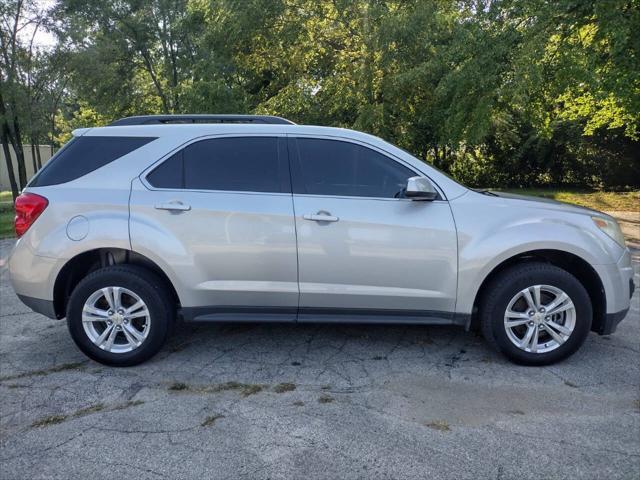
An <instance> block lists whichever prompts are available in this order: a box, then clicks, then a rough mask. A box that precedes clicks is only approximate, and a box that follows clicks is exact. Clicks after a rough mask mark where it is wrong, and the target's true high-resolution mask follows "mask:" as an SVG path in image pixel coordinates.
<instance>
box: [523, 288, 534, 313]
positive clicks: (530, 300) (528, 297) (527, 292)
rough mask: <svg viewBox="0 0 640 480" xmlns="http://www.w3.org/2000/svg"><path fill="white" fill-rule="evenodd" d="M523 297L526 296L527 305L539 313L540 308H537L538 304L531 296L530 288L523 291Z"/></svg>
mask: <svg viewBox="0 0 640 480" xmlns="http://www.w3.org/2000/svg"><path fill="white" fill-rule="evenodd" d="M520 293H522V295H523V296H524V299H525V300H526V301H527V305H528V306H529V308H530V309H531V310H534V311H537V310H538V308H537V307H536V302H535V300H534V299H533V297H532V296H531V290H530V289H529V288H525V289H524V290H522V292H520Z"/></svg>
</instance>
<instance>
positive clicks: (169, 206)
mask: <svg viewBox="0 0 640 480" xmlns="http://www.w3.org/2000/svg"><path fill="white" fill-rule="evenodd" d="M155 208H156V210H169V211H170V212H186V211H187V210H191V205H187V204H185V203H182V202H167V203H159V204H158V205H156V206H155Z"/></svg>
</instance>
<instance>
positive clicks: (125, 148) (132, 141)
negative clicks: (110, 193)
mask: <svg viewBox="0 0 640 480" xmlns="http://www.w3.org/2000/svg"><path fill="white" fill-rule="evenodd" d="M153 140H155V137H111V136H105V137H96V136H83V137H75V138H74V139H73V140H71V141H70V142H69V143H68V144H67V145H65V146H64V148H63V149H62V150H60V151H59V152H58V154H57V155H55V156H54V157H53V158H52V159H51V160H49V161H48V162H47V164H46V165H45V166H44V168H43V169H42V170H40V172H39V173H38V174H37V175H36V176H35V177H34V178H33V180H31V182H30V183H29V186H30V187H44V186H47V185H58V184H60V183H66V182H70V181H72V180H75V179H77V178H80V177H82V176H84V175H86V174H87V173H90V172H93V171H94V170H97V169H98V168H100V167H104V166H105V165H107V164H109V163H111V162H113V161H114V160H117V159H118V158H120V157H123V156H124V155H126V154H128V153H131V152H133V151H134V150H136V149H138V148H140V147H142V146H143V145H146V144H147V143H149V142H151V141H153Z"/></svg>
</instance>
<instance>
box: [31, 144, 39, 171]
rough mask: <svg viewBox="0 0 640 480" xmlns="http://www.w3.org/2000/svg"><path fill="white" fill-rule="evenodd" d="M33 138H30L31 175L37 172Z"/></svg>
mask: <svg viewBox="0 0 640 480" xmlns="http://www.w3.org/2000/svg"><path fill="white" fill-rule="evenodd" d="M35 143H36V142H35V141H34V139H33V137H31V166H32V167H33V173H34V174H35V173H36V172H37V171H38V164H37V163H36V146H35Z"/></svg>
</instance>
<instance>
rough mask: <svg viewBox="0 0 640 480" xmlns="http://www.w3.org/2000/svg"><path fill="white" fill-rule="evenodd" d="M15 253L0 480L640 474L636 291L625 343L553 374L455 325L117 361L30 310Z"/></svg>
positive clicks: (3, 350) (309, 334)
mask: <svg viewBox="0 0 640 480" xmlns="http://www.w3.org/2000/svg"><path fill="white" fill-rule="evenodd" d="M11 245H12V241H11V240H4V241H0V478H1V479H3V480H13V479H41V478H43V479H44V478H46V479H51V478H56V479H58V478H59V479H65V480H66V479H91V480H99V479H115V478H136V479H159V478H169V479H196V478H197V479H203V478H206V479H226V478H229V479H236V478H239V479H241V478H246V479H315V478H346V479H351V478H385V479H386V478H397V479H408V478H428V479H441V478H442V479H478V478H482V479H484V478H494V479H529V478H531V479H533V478H545V479H556V478H581V479H604V478H606V479H609V480H612V479H632V478H636V479H637V478H640V308H639V307H640V297H639V294H638V292H636V294H635V296H634V298H633V299H632V309H631V312H630V313H629V315H628V316H627V318H626V319H625V320H624V321H623V322H622V323H621V324H620V326H619V328H618V331H617V332H616V333H615V334H614V335H612V336H609V337H599V336H597V335H595V334H590V336H589V338H588V339H587V342H586V344H585V345H584V346H583V347H582V349H581V350H580V351H579V352H578V353H577V354H575V355H574V356H573V357H571V358H570V359H568V360H566V361H564V362H562V363H560V364H557V365H553V366H549V367H542V368H533V367H520V366H516V365H513V364H511V363H509V362H508V361H507V360H505V359H504V358H503V357H501V356H500V355H499V354H497V353H495V352H494V351H492V350H491V349H489V348H488V347H487V345H486V344H485V343H484V341H483V340H482V338H481V337H480V336H478V335H475V334H473V333H467V332H465V331H464V330H463V329H459V328H453V327H424V326H380V325H377V326H366V325H358V326H341V325H291V324H270V325H262V324H217V325H202V326H182V327H180V328H179V329H178V331H177V332H176V335H175V336H174V337H173V338H172V339H171V340H170V342H169V343H168V345H166V347H165V348H164V349H163V350H162V351H161V353H160V354H159V355H157V356H156V357H154V358H153V359H152V360H151V361H149V362H147V363H145V364H143V365H140V366H137V367H131V368H121V369H114V368H108V367H105V366H102V365H100V364H97V363H95V362H92V361H89V360H87V358H86V357H84V356H83V355H82V354H81V353H80V352H79V351H78V350H77V349H76V348H75V346H74V344H73V343H72V341H71V339H70V337H69V335H68V333H67V328H66V324H65V322H64V321H55V320H50V319H47V318H45V317H43V316H41V315H37V314H34V313H32V312H30V311H29V309H28V308H26V307H25V306H24V305H22V304H21V303H20V302H19V300H18V299H17V297H16V296H15V294H14V293H13V290H12V289H11V286H10V285H9V281H8V275H7V271H6V266H5V265H4V264H5V260H6V257H7V254H8V252H9V249H10V247H11ZM634 252H635V255H634V261H635V265H636V284H640V275H638V271H639V270H638V267H639V265H640V251H638V250H635V251H634Z"/></svg>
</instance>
